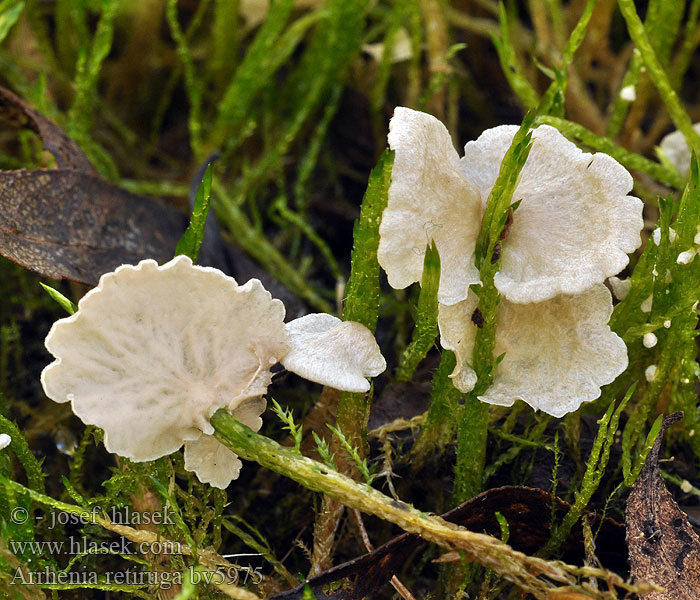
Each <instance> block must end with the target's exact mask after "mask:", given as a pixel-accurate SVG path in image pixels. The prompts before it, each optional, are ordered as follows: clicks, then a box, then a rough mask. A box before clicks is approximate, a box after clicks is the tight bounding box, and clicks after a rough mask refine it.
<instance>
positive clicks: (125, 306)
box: [41, 256, 289, 461]
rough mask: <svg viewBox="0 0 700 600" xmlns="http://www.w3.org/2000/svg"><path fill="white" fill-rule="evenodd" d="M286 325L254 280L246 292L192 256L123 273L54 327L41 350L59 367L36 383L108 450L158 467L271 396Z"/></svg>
mask: <svg viewBox="0 0 700 600" xmlns="http://www.w3.org/2000/svg"><path fill="white" fill-rule="evenodd" d="M283 320H284V306H283V304H282V302H280V301H279V300H273V299H272V297H271V296H270V294H269V293H268V292H267V291H266V290H265V288H263V286H262V284H261V283H260V282H259V281H257V280H255V279H254V280H251V281H249V282H248V283H246V284H245V285H243V286H240V285H238V284H237V283H236V282H235V281H234V280H233V279H232V278H230V277H227V276H226V275H224V274H223V273H221V272H220V271H217V270H216V269H211V268H207V267H199V266H193V265H192V261H191V260H190V259H189V258H187V257H185V256H178V257H177V258H175V259H173V260H171V261H170V262H168V263H167V264H165V265H163V266H161V267H159V266H158V264H157V263H156V262H155V261H153V260H144V261H141V262H140V263H139V264H138V265H137V266H131V265H124V266H121V267H119V268H118V269H117V270H116V271H114V272H113V273H109V274H106V275H103V276H102V278H101V279H100V283H99V285H98V286H97V287H96V288H95V289H94V290H92V291H90V292H88V293H87V294H86V295H85V296H84V297H83V299H82V300H81V301H80V303H79V310H78V312H76V313H75V314H74V315H72V316H71V317H68V318H66V319H61V320H60V321H57V322H56V323H54V325H53V327H52V328H51V331H50V333H49V335H48V337H47V338H46V347H47V348H48V349H49V351H50V352H51V353H52V354H53V355H54V356H55V357H56V360H55V361H54V362H53V363H51V364H50V365H49V366H48V367H46V368H45V369H44V371H43V373H42V375H41V382H42V385H43V387H44V391H45V392H46V394H47V396H49V397H50V398H51V399H53V400H55V401H56V402H71V404H72V408H73V412H75V414H76V415H77V416H78V417H80V419H82V420H83V421H84V422H85V423H90V424H93V425H97V426H98V427H101V428H102V429H103V430H104V432H105V436H104V444H105V447H106V448H107V450H109V451H110V452H114V453H116V454H120V455H121V456H126V457H128V458H132V459H134V460H137V461H146V460H153V459H155V458H158V457H160V456H164V455H166V454H170V453H171V452H174V451H175V450H177V449H178V448H180V447H181V446H182V444H183V442H185V441H192V440H197V439H198V438H199V437H200V436H201V435H202V433H207V434H211V433H213V428H212V426H211V425H210V424H209V418H210V417H211V415H212V414H213V413H214V412H215V411H216V410H217V409H219V408H223V407H226V408H227V409H228V410H230V411H232V412H234V413H235V411H236V409H237V407H238V406H239V405H241V403H243V402H244V401H246V400H248V399H250V398H256V397H259V396H261V395H262V394H264V393H265V391H266V390H267V386H268V385H269V383H270V379H271V375H270V371H269V368H270V367H271V366H272V365H273V364H275V363H276V362H277V361H278V359H279V357H281V356H284V354H286V352H287V350H288V349H289V346H288V344H287V333H286V331H285V328H284V322H283ZM261 410H262V408H261Z"/></svg>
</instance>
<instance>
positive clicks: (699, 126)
mask: <svg viewBox="0 0 700 600" xmlns="http://www.w3.org/2000/svg"><path fill="white" fill-rule="evenodd" d="M693 129H695V131H697V132H698V133H700V123H695V125H693ZM659 148H661V150H662V152H663V153H664V154H665V155H666V158H668V160H669V161H671V164H672V165H673V166H674V167H676V170H677V171H678V172H679V173H680V174H681V176H682V177H687V176H688V173H690V148H689V147H688V143H687V142H686V141H685V136H684V135H683V133H682V132H681V131H673V132H671V133H669V134H668V135H666V136H664V137H663V139H662V140H661V143H660V144H659Z"/></svg>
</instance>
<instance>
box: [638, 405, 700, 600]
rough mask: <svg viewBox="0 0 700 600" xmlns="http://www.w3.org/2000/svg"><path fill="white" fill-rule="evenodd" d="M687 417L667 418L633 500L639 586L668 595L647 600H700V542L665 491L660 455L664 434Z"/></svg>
mask: <svg viewBox="0 0 700 600" xmlns="http://www.w3.org/2000/svg"><path fill="white" fill-rule="evenodd" d="M682 416H683V413H674V414H672V415H669V416H668V417H666V418H665V419H664V421H663V425H662V426H661V431H660V432H659V435H658V436H657V438H656V441H655V442H654V447H653V448H652V450H651V452H649V455H648V456H647V460H646V463H645V464H644V468H643V469H642V472H641V473H640V475H639V479H637V482H636V483H635V484H634V486H633V487H632V491H631V492H630V495H629V498H628V499H627V510H626V521H627V546H628V548H629V555H630V566H631V573H632V576H633V577H634V580H635V581H638V582H641V581H645V582H652V583H655V584H657V585H659V586H661V587H662V588H664V590H665V591H654V592H649V593H647V594H644V595H642V596H640V598H643V600H696V599H699V598H700V539H698V536H697V534H696V533H695V531H694V530H693V528H692V527H691V525H690V523H688V518H687V516H686V514H685V513H684V512H683V511H682V510H681V509H680V508H679V507H678V504H676V502H675V500H674V499H673V497H672V496H671V494H670V493H669V491H668V490H667V489H666V486H665V485H664V480H663V476H662V475H661V472H660V471H659V464H658V461H659V450H660V449H661V442H662V439H663V435H664V432H665V431H666V429H667V428H668V427H669V426H670V425H671V424H672V423H675V422H676V421H678V420H679V419H680V418H681V417H682Z"/></svg>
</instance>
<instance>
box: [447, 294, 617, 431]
mask: <svg viewBox="0 0 700 600" xmlns="http://www.w3.org/2000/svg"><path fill="white" fill-rule="evenodd" d="M477 301H478V299H477V297H476V296H475V295H474V294H473V293H472V292H470V294H469V297H468V298H467V299H466V300H464V301H463V302H460V303H459V304H455V305H453V306H444V305H441V306H440V312H439V324H440V334H441V337H442V345H443V347H444V348H447V349H449V350H453V351H454V352H455V354H456V356H457V367H456V368H455V371H454V373H453V374H452V377H453V382H454V384H455V386H456V387H457V388H459V389H460V390H461V391H463V392H468V391H471V389H473V387H474V385H475V383H476V376H475V374H474V371H473V370H472V369H471V367H470V366H469V363H470V361H471V358H472V350H473V347H474V340H475V337H476V331H477V326H476V325H475V324H474V323H473V321H472V314H473V312H474V309H475V308H476V307H477ZM611 314H612V298H611V296H610V292H609V291H608V289H607V288H606V287H605V286H604V285H602V284H600V285H595V286H593V287H592V288H591V289H589V290H586V291H585V292H582V293H580V294H575V295H571V296H566V295H560V296H556V297H554V298H552V299H550V300H545V301H543V302H539V303H531V304H515V303H513V302H509V301H508V300H505V299H501V302H500V304H499V307H498V329H497V330H496V347H495V350H494V355H495V356H500V355H501V354H503V353H505V357H504V358H503V360H502V361H501V363H500V364H499V365H498V367H497V368H496V371H495V373H494V378H493V384H492V385H491V387H489V388H488V389H487V391H486V393H485V394H484V395H483V396H479V399H480V400H482V401H484V402H488V403H490V404H499V405H501V406H511V405H512V404H513V402H514V401H515V400H516V399H521V400H524V401H525V402H527V404H529V405H530V406H532V407H533V408H535V409H539V410H542V411H544V412H546V413H548V414H550V415H553V416H555V417H561V416H563V415H565V414H566V413H569V412H572V411H574V410H576V409H577V408H578V407H579V406H580V405H581V404H582V403H583V402H589V401H591V400H594V399H595V398H597V397H598V396H600V387H601V386H602V385H605V384H607V383H610V382H612V381H613V380H614V379H615V378H616V377H617V376H618V375H619V374H620V373H622V372H623V371H624V370H625V368H627V348H626V346H625V343H624V342H623V341H622V339H620V338H619V337H618V336H617V335H616V334H615V333H613V332H612V331H611V330H610V327H609V326H608V324H607V323H608V319H609V318H610V315H611Z"/></svg>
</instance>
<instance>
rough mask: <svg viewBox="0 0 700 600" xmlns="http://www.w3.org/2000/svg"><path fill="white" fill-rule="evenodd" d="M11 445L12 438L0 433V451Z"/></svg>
mask: <svg viewBox="0 0 700 600" xmlns="http://www.w3.org/2000/svg"><path fill="white" fill-rule="evenodd" d="M11 443H12V438H11V437H10V436H9V435H7V434H6V433H0V450H2V449H4V448H7V447H8V446H9V445H10V444H11Z"/></svg>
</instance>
